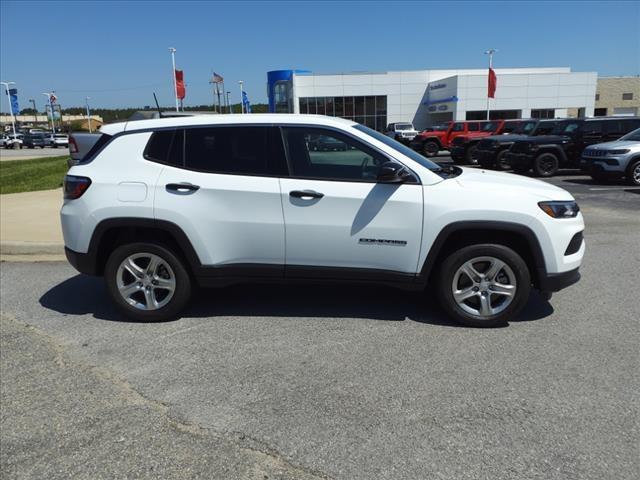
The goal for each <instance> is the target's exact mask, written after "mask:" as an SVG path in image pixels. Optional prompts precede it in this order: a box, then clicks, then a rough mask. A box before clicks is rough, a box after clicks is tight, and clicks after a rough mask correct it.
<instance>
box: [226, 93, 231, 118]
mask: <svg viewBox="0 0 640 480" xmlns="http://www.w3.org/2000/svg"><path fill="white" fill-rule="evenodd" d="M229 95H231V92H230V91H229V90H227V113H231V103H230V102H229Z"/></svg>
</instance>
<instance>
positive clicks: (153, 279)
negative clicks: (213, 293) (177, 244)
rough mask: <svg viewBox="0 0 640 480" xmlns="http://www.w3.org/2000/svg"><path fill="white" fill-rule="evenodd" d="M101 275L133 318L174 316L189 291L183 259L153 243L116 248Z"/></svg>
mask: <svg viewBox="0 0 640 480" xmlns="http://www.w3.org/2000/svg"><path fill="white" fill-rule="evenodd" d="M104 277H105V282H106V285H107V291H108V292H109V295H110V296H111V299H112V300H113V302H114V303H115V305H116V307H117V309H118V311H119V312H120V313H122V314H123V315H124V316H126V317H127V318H129V319H131V320H135V321H144V322H159V321H165V320H171V319H174V318H176V316H177V315H178V314H179V313H180V311H181V310H182V309H183V308H184V306H185V305H186V303H187V302H188V300H189V297H190V295H191V279H190V277H189V273H188V272H187V270H186V268H185V266H184V264H183V262H182V261H181V260H180V259H179V258H178V257H177V256H176V255H175V254H174V253H173V252H172V251H171V250H169V249H168V248H166V247H164V246H162V245H157V244H154V243H131V244H126V245H122V246H120V247H118V248H116V249H115V250H114V251H113V253H112V254H111V255H110V256H109V259H108V260H107V264H106V266H105V271H104Z"/></svg>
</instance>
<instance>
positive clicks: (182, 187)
mask: <svg viewBox="0 0 640 480" xmlns="http://www.w3.org/2000/svg"><path fill="white" fill-rule="evenodd" d="M199 188H200V186H199V185H194V184H193V183H189V182H182V183H167V185H166V189H167V192H174V193H182V194H188V193H193V192H196V191H198V189H199Z"/></svg>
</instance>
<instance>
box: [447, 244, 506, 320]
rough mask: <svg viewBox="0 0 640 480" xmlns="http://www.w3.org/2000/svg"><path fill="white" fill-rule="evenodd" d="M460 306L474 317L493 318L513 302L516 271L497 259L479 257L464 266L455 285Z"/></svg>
mask: <svg viewBox="0 0 640 480" xmlns="http://www.w3.org/2000/svg"><path fill="white" fill-rule="evenodd" d="M451 288H452V293H453V298H454V300H455V302H456V303H457V305H458V307H460V308H461V309H462V310H464V311H465V312H467V313H470V314H471V315H475V316H478V317H483V318H487V317H491V316H493V315H497V314H499V313H500V312H502V311H504V310H505V309H506V308H507V307H508V306H509V305H510V304H511V302H513V299H514V298H515V295H516V290H517V283H516V276H515V274H514V273H513V270H512V269H511V268H510V267H509V265H507V264H506V263H505V262H504V261H502V260H500V259H499V258H496V257H476V258H472V259H471V260H468V261H466V262H465V263H463V264H462V265H461V266H460V267H459V268H458V270H457V271H456V273H455V275H454V276H453V282H452V285H451Z"/></svg>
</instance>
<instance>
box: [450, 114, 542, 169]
mask: <svg viewBox="0 0 640 480" xmlns="http://www.w3.org/2000/svg"><path fill="white" fill-rule="evenodd" d="M482 123H483V125H482V126H481V127H480V131H478V132H470V133H468V134H465V135H458V136H457V137H456V138H455V139H454V140H452V142H451V146H450V148H449V150H450V151H451V159H452V160H453V161H454V162H455V163H467V164H475V163H478V159H477V158H476V155H475V153H476V148H477V147H478V143H479V142H480V140H482V139H483V138H486V137H490V136H492V135H503V134H504V135H506V134H508V133H521V132H524V131H528V130H530V129H531V128H533V127H535V125H536V123H537V121H536V120H522V119H519V120H492V121H490V122H482Z"/></svg>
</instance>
